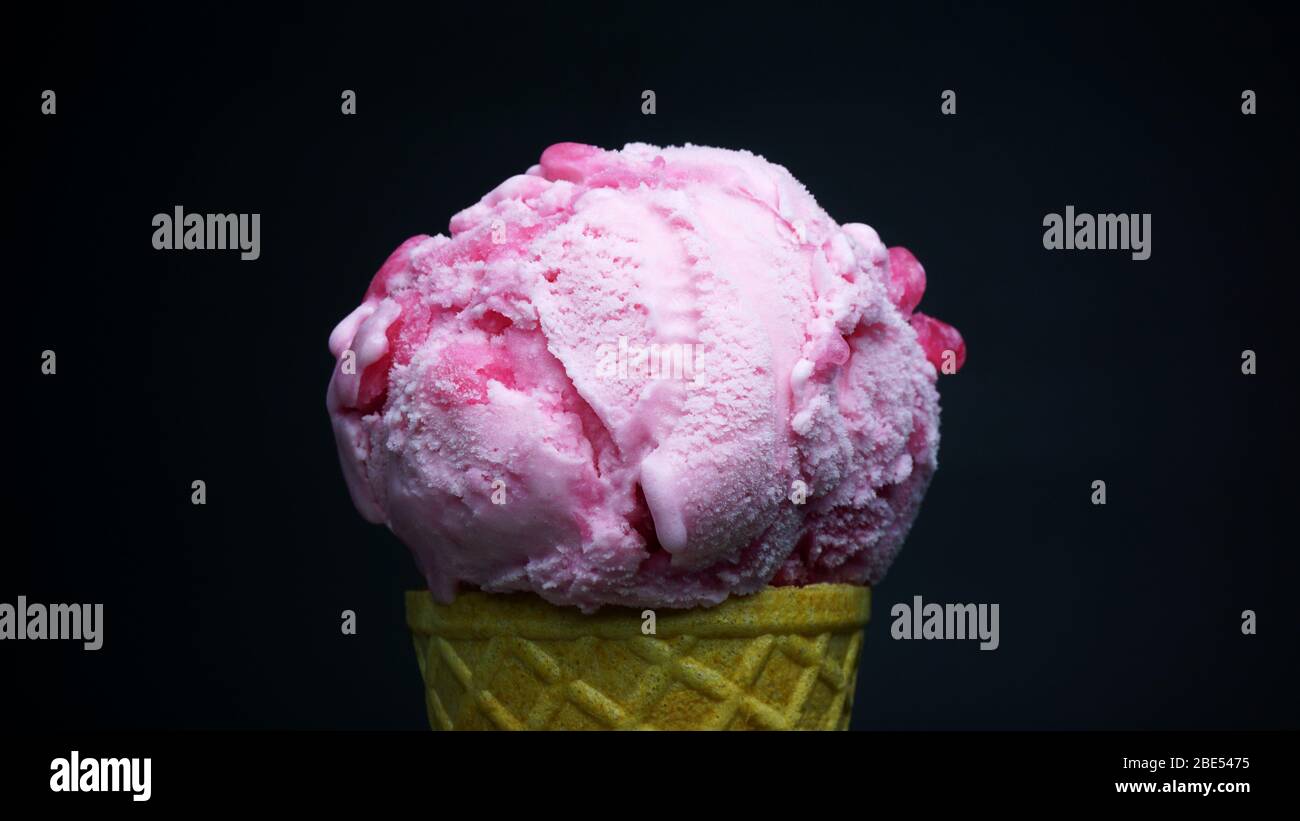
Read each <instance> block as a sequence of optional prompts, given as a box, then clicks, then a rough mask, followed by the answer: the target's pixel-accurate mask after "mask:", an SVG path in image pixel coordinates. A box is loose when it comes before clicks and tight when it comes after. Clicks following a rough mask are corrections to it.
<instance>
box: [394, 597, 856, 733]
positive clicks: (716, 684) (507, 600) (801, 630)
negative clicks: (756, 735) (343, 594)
mask: <svg viewBox="0 0 1300 821" xmlns="http://www.w3.org/2000/svg"><path fill="white" fill-rule="evenodd" d="M870 607H871V591H870V589H869V588H866V587H858V586H855V585H846V584H816V585H810V586H808V587H769V588H767V589H765V590H763V591H762V592H759V593H756V594H754V595H752V596H744V597H732V598H730V599H728V600H727V601H725V602H723V603H722V604H720V605H718V606H717V607H712V608H698V609H694V610H677V611H674V610H667V609H660V610H658V611H656V614H657V617H656V619H655V625H654V626H655V632H654V634H653V635H647V634H645V633H644V632H643V626H644V625H645V624H646V620H645V619H643V618H642V616H643V612H645V613H648V612H649V611H641V610H635V609H629V608H605V609H602V610H601V611H599V612H598V613H596V614H594V615H590V616H586V615H583V614H581V613H579V612H578V611H577V610H574V609H572V608H564V607H557V606H555V605H552V604H548V603H547V602H545V601H543V600H542V599H541V598H539V597H537V596H534V595H532V594H511V595H488V594H484V593H466V594H462V595H461V596H459V597H457V599H456V600H455V602H453V603H452V604H449V605H442V604H437V603H435V602H434V601H433V599H432V598H431V597H430V595H429V593H428V592H427V591H412V592H408V593H407V594H406V618H407V623H408V624H409V625H410V628H411V632H412V634H413V636H414V638H415V651H416V656H417V658H418V659H419V663H420V673H421V675H422V676H423V678H424V687H425V702H426V705H427V707H428V711H429V723H430V724H431V725H432V726H433V728H434V729H436V730H497V729H503V730H504V729H510V730H516V729H519V730H522V729H530V730H582V729H592V730H595V729H659V730H712V729H717V730H723V729H732V730H739V729H765V730H796V729H823V730H833V729H844V728H846V727H847V726H848V723H849V715H850V712H851V710H852V705H853V687H854V683H855V681H856V679H857V662H858V651H859V650H860V648H861V646H862V628H863V626H864V625H865V624H866V623H867V617H868V614H869V612H870Z"/></svg>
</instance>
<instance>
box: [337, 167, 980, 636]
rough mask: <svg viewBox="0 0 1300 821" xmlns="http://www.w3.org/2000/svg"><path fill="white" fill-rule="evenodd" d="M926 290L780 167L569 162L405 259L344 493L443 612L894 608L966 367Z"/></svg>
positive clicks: (360, 354) (911, 264) (388, 307)
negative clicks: (393, 545) (397, 542)
mask: <svg viewBox="0 0 1300 821" xmlns="http://www.w3.org/2000/svg"><path fill="white" fill-rule="evenodd" d="M924 288H925V272H924V269H922V268H921V265H920V263H918V262H917V261H916V258H915V257H913V256H912V254H911V253H909V252H908V251H907V250H906V249H903V248H890V249H888V250H887V249H886V248H885V246H884V245H883V244H882V243H881V241H880V238H879V237H878V236H877V235H876V232H875V231H873V230H872V229H871V228H869V227H867V226H866V225H860V224H848V225H843V226H840V225H837V224H836V223H835V222H834V221H833V220H831V218H830V217H829V216H827V214H826V213H825V212H824V211H822V209H821V208H819V207H818V205H817V203H816V201H815V200H814V199H813V197H812V195H810V194H809V193H808V191H807V190H806V189H805V188H804V187H803V186H802V185H801V184H800V183H799V182H798V181H797V180H795V179H794V177H792V176H791V175H790V173H789V172H788V171H786V170H785V169H784V168H782V167H781V166H779V165H774V164H772V163H769V162H767V161H766V160H764V159H763V158H761V157H758V156H755V155H753V154H750V153H748V152H744V151H728V150H724V149H719V148H701V147H696V146H690V145H688V146H685V147H680V148H679V147H672V148H657V147H655V146H651V145H644V144H631V145H628V146H626V147H625V148H623V150H621V151H604V150H602V149H599V148H595V147H592V146H587V145H577V144H574V143H561V144H558V145H553V146H551V147H550V148H548V149H547V150H546V151H545V152H544V153H543V154H542V158H541V163H540V164H539V165H535V166H533V167H532V168H530V169H528V171H527V173H525V174H522V175H519V176H514V177H511V178H510V179H508V180H506V181H505V182H503V183H502V184H501V185H499V186H498V187H497V188H496V189H495V190H494V191H492V192H491V193H489V194H488V195H487V196H485V197H484V198H483V199H482V200H480V201H479V202H478V203H477V204H476V205H473V206H471V207H470V208H467V209H466V210H464V211H462V212H460V213H459V214H457V215H456V216H454V217H452V220H451V236H450V238H448V237H445V236H442V235H441V234H439V235H437V236H433V237H430V236H424V235H421V236H416V237H412V238H411V239H408V240H407V241H406V242H404V243H403V244H402V245H401V246H400V247H399V248H398V249H397V250H396V251H394V252H393V254H392V256H390V257H389V258H388V261H387V262H385V263H384V265H383V267H382V268H381V269H380V270H379V273H378V274H376V275H375V278H374V280H373V281H372V282H371V284H370V289H369V290H368V291H367V292H366V295H365V299H364V300H363V301H362V303H361V305H360V307H358V308H357V309H356V310H355V311H353V312H352V313H351V314H350V315H349V316H348V317H347V318H346V319H344V320H343V321H342V322H340V323H339V325H338V327H337V328H335V329H334V332H333V333H332V334H331V335H330V350H331V352H333V354H334V356H335V357H337V359H338V362H337V364H336V367H335V369H334V375H333V377H332V379H331V380H330V387H329V394H328V399H327V404H328V408H329V413H330V417H331V419H332V421H333V424H334V432H335V436H336V438H337V441H338V448H339V456H340V459H341V461H342V465H343V473H344V475H345V476H346V478H347V482H348V487H349V488H350V490H351V494H352V498H353V501H354V502H355V503H356V506H357V508H358V509H359V510H360V511H361V513H362V514H363V515H364V516H365V517H366V518H367V519H369V520H371V521H373V522H383V523H386V524H387V525H388V526H389V527H390V528H391V529H392V530H393V532H394V533H396V534H397V535H398V536H399V537H400V538H401V539H402V540H403V541H404V542H406V544H407V545H409V546H410V548H411V549H412V551H413V552H414V554H415V557H416V559H417V561H418V562H419V564H420V567H421V569H422V570H423V572H424V574H425V576H426V578H427V579H428V583H429V587H430V589H431V590H432V592H433V595H434V597H435V598H436V599H437V600H439V601H443V602H447V601H450V600H451V599H452V598H454V596H455V594H456V591H457V590H458V589H460V588H463V587H465V588H479V589H482V590H485V591H489V592H510V591H533V592H535V593H537V594H538V595H540V596H542V597H543V598H545V599H547V600H548V601H551V602H553V603H556V604H561V605H574V606H577V607H579V608H582V609H583V610H584V611H591V610H594V609H596V608H598V607H600V606H601V605H607V604H619V605H632V606H650V607H695V606H702V605H711V604H716V603H718V602H721V601H722V600H723V599H725V598H727V597H728V596H729V595H735V594H746V593H753V592H755V591H757V590H759V589H761V588H762V587H764V586H765V585H768V584H773V585H802V584H812V583H816V582H850V583H859V584H872V583H875V582H876V581H878V580H879V579H880V578H881V577H882V576H883V575H884V573H885V571H886V569H887V568H888V567H889V564H890V562H891V561H892V560H893V558H894V556H895V555H896V554H897V552H898V549H899V547H900V546H901V544H902V542H903V539H904V537H905V536H906V534H907V531H908V528H909V527H910V526H911V523H912V520H913V518H914V517H915V516H916V513H917V509H918V507H919V506H920V503H921V498H922V496H923V495H924V493H925V490H926V487H927V485H928V484H929V481H930V477H931V476H932V474H933V473H934V470H935V465H936V455H937V452H938V446H939V401H938V394H937V392H936V390H935V380H936V377H937V373H938V370H943V371H945V372H952V371H954V370H955V369H956V368H958V367H960V366H961V364H962V362H963V361H964V359H965V346H964V344H963V343H962V340H961V336H960V335H959V334H958V333H957V332H956V330H954V329H953V328H952V327H950V326H948V325H946V324H944V323H942V322H939V321H938V320H935V319H932V318H930V317H927V316H925V315H923V314H919V313H915V312H914V309H915V307H916V305H917V303H918V302H919V301H920V299H921V293H922V291H923V290H924Z"/></svg>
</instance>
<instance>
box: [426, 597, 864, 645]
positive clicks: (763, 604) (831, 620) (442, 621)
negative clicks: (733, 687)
mask: <svg viewBox="0 0 1300 821" xmlns="http://www.w3.org/2000/svg"><path fill="white" fill-rule="evenodd" d="M645 609H651V608H631V607H604V608H601V609H600V610H599V611H597V612H596V613H594V614H591V615H585V614H583V613H581V612H579V611H578V610H577V609H575V608H572V607H560V606H558V605H554V604H551V603H549V602H547V601H545V600H544V599H542V598H541V597H539V596H536V595H534V594H532V593H509V594H488V593H479V592H472V593H462V594H460V595H459V596H457V597H456V600H455V601H453V602H452V603H451V604H438V603H437V602H435V601H434V600H433V597H432V596H431V595H430V594H429V592H428V591H427V590H411V591H407V593H406V623H407V625H408V626H409V627H410V628H411V630H412V631H413V632H415V633H420V634H429V635H436V636H441V637H443V638H448V639H490V638H492V637H494V636H503V635H510V636H517V637H519V638H525V639H537V640H563V639H579V638H584V637H594V638H606V639H627V638H632V637H635V636H640V635H642V632H641V628H642V624H643V623H644V619H643V618H642V613H643V612H644V610H645ZM654 611H655V636H656V637H657V638H660V639H665V638H675V637H678V636H695V637H698V638H753V637H756V636H762V635H771V634H801V635H805V634H806V635H816V634H820V633H826V632H835V633H838V632H846V631H852V630H858V629H861V628H862V627H863V626H865V625H866V623H867V620H868V618H869V616H870V613H871V588H869V587H865V586H860V585H852V584H812V585H807V586H805V587H768V588H765V589H763V590H761V591H759V592H758V593H755V594H753V595H750V596H732V597H730V598H728V599H727V600H726V601H724V602H723V603H722V604H719V605H717V606H716V607H708V608H703V607H700V608H693V609H690V610H671V609H669V608H665V607H661V608H654Z"/></svg>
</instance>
